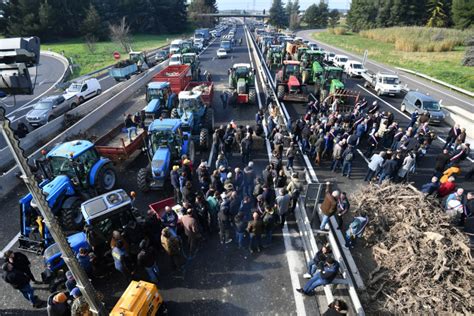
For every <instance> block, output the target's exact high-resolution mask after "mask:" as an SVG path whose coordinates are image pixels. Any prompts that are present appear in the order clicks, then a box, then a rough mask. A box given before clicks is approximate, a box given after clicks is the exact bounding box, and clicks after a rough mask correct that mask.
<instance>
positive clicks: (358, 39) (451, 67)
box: [312, 32, 474, 91]
mask: <svg viewBox="0 0 474 316" xmlns="http://www.w3.org/2000/svg"><path fill="white" fill-rule="evenodd" d="M312 36H313V38H314V39H316V40H318V41H321V42H323V43H327V44H329V45H333V46H336V47H339V48H341V49H344V50H347V51H349V52H352V53H355V54H358V55H363V54H364V51H365V50H366V49H368V50H369V59H372V60H375V61H378V62H381V63H384V64H387V65H391V66H395V67H402V68H407V69H411V70H414V71H418V72H421V73H423V74H426V75H428V76H431V77H434V78H436V79H439V80H442V81H445V82H447V83H450V84H452V85H455V86H458V87H460V88H463V89H466V90H469V91H474V70H473V69H472V67H466V66H462V65H461V60H462V58H463V57H464V47H462V46H456V47H455V48H454V50H453V51H448V52H404V51H398V50H396V49H395V45H394V44H392V43H384V42H380V41H377V40H373V39H368V38H365V37H362V36H360V35H357V34H354V33H347V34H346V35H335V34H330V33H329V32H321V33H314V34H313V35H312Z"/></svg>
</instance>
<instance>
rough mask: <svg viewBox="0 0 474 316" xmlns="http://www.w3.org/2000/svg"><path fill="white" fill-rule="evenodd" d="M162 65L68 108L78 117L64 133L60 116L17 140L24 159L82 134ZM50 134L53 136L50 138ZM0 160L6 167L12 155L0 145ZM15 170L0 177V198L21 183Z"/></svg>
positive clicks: (117, 105) (38, 154)
mask: <svg viewBox="0 0 474 316" xmlns="http://www.w3.org/2000/svg"><path fill="white" fill-rule="evenodd" d="M166 64H167V61H166V62H163V63H161V64H159V65H157V66H155V67H153V68H152V69H150V70H149V71H147V72H145V73H142V74H140V75H137V76H135V77H133V78H131V79H130V80H128V81H125V82H122V83H120V84H117V85H115V86H114V87H112V88H110V89H109V90H107V91H105V92H103V93H102V94H101V95H99V96H97V97H95V98H93V99H91V100H89V101H87V102H85V103H84V104H82V105H81V106H79V107H77V108H76V109H74V110H72V111H70V112H69V114H72V115H78V116H80V117H82V118H81V119H80V120H79V121H78V122H76V123H75V124H74V125H72V126H71V127H69V128H68V129H67V130H65V131H64V132H60V130H61V129H62V128H63V127H64V120H65V119H64V115H63V116H60V117H58V118H56V119H55V120H53V121H52V122H50V123H48V124H47V125H45V126H43V127H40V128H38V129H37V130H35V131H33V132H31V133H30V134H29V135H28V137H26V138H25V139H23V140H21V141H20V143H21V146H22V148H23V149H24V150H25V152H26V153H27V155H28V158H29V159H30V160H32V159H37V158H39V157H40V154H41V150H42V149H45V148H51V147H52V146H54V145H55V144H57V143H60V142H62V141H64V140H65V139H66V138H68V137H71V136H74V135H77V134H80V133H83V132H84V131H86V130H87V129H89V128H91V127H92V126H94V125H95V124H97V123H98V122H99V121H100V120H102V119H103V118H104V117H106V116H107V115H108V114H109V113H111V112H112V111H113V110H114V109H116V108H117V107H119V106H120V105H121V104H122V103H123V102H124V101H125V100H127V99H128V98H130V97H131V96H132V95H133V94H134V93H135V91H137V90H139V89H140V88H142V87H143V86H144V85H145V84H147V83H148V82H149V81H150V80H151V78H152V77H153V76H154V75H155V74H156V73H158V72H159V71H160V70H161V69H162V68H163V67H164V66H166ZM58 133H59V134H58ZM54 135H57V136H56V137H54ZM52 137H54V138H52ZM51 138H52V139H51ZM44 142H47V143H46V144H45V145H43V146H40V147H39V148H38V144H41V143H44ZM4 159H6V161H4ZM0 161H1V164H2V165H3V166H7V165H8V164H10V165H12V163H13V162H14V160H13V156H12V154H11V152H10V150H9V149H8V148H4V149H3V150H2V151H1V152H0ZM18 171H19V169H18V168H17V167H16V166H14V167H13V168H10V169H9V170H8V171H6V172H4V173H3V175H2V176H0V198H1V197H4V196H6V195H7V194H8V193H10V192H11V191H12V190H13V189H14V188H15V187H16V186H17V185H19V184H20V183H21V182H20V179H18V178H17V177H16V174H17V173H18Z"/></svg>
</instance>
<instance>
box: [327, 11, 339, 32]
mask: <svg viewBox="0 0 474 316" xmlns="http://www.w3.org/2000/svg"><path fill="white" fill-rule="evenodd" d="M339 18H340V14H339V11H338V10H337V9H332V10H331V12H329V26H330V27H332V28H335V27H336V26H337V23H339Z"/></svg>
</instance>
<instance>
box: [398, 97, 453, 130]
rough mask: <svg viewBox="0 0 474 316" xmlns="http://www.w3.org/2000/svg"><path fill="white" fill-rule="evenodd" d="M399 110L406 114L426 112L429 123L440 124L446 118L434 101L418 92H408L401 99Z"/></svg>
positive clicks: (437, 103)
mask: <svg viewBox="0 0 474 316" xmlns="http://www.w3.org/2000/svg"><path fill="white" fill-rule="evenodd" d="M400 109H401V111H402V112H405V111H406V112H408V113H413V112H415V111H418V113H423V112H426V111H428V113H429V114H430V123H437V124H440V123H442V122H443V121H444V119H445V117H446V116H445V114H444V112H443V111H442V109H441V106H440V104H439V102H438V101H437V100H436V99H434V98H433V97H431V96H429V95H427V94H424V93H421V92H418V91H408V93H407V94H406V95H405V97H404V98H403V101H402V105H401V107H400Z"/></svg>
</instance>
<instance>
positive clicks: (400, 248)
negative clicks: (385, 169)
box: [352, 182, 474, 315]
mask: <svg viewBox="0 0 474 316" xmlns="http://www.w3.org/2000/svg"><path fill="white" fill-rule="evenodd" d="M352 201H353V206H355V208H356V209H357V210H359V211H361V212H362V211H364V212H366V213H367V215H368V217H369V224H368V226H367V227H366V230H365V233H364V238H365V239H366V240H367V246H368V247H369V249H371V250H372V255H373V258H374V260H375V263H376V265H377V266H376V268H375V269H374V270H373V271H372V272H371V273H370V274H369V277H368V280H366V286H367V294H368V295H367V297H366V299H367V300H368V301H367V302H366V304H365V307H366V308H367V310H370V311H371V312H372V313H377V314H379V313H391V314H392V313H394V314H420V315H422V314H426V313H433V312H434V313H448V314H453V313H454V314H459V313H462V314H464V315H467V314H469V313H471V312H472V311H473V308H474V299H473V295H472V288H473V284H474V265H473V263H472V257H471V252H470V249H469V246H468V244H469V242H468V239H467V237H466V236H465V235H464V234H463V233H462V232H461V231H459V230H458V229H457V228H456V227H455V225H453V224H452V221H453V219H452V218H451V217H450V216H449V215H447V214H445V213H444V210H443V208H442V207H441V204H440V202H439V201H438V200H436V199H430V198H425V196H424V195H423V194H422V193H420V192H419V191H418V190H417V189H416V188H415V187H413V186H411V185H406V184H391V183H388V182H385V183H383V184H382V185H381V186H378V185H368V186H364V187H362V188H361V189H360V190H359V191H358V192H355V193H353V195H352Z"/></svg>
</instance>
